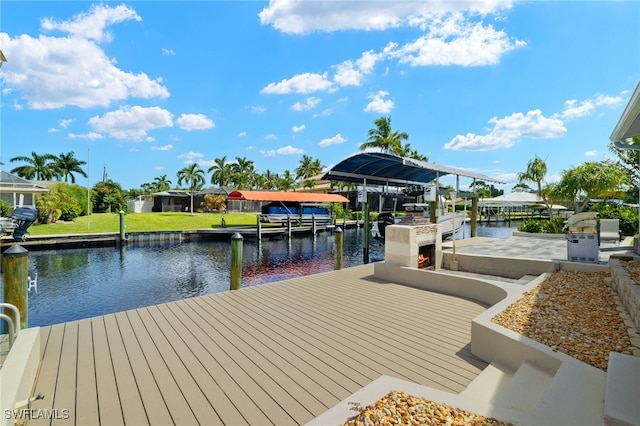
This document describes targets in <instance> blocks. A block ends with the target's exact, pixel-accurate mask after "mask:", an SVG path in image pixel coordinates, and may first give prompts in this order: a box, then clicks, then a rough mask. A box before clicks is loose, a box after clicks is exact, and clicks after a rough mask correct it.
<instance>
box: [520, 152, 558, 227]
mask: <svg viewBox="0 0 640 426" xmlns="http://www.w3.org/2000/svg"><path fill="white" fill-rule="evenodd" d="M546 174H547V163H545V162H544V160H543V159H542V158H540V157H538V156H537V155H536V156H535V157H534V158H533V160H529V162H528V163H527V170H526V171H524V172H521V173H518V181H519V182H520V183H524V182H532V183H535V184H536V187H537V191H538V192H537V194H538V197H540V198H541V199H542V201H544V204H545V206H546V207H547V211H548V212H549V219H553V216H552V212H551V201H550V200H549V194H548V192H547V191H543V188H542V182H543V181H544V178H545V175H546Z"/></svg>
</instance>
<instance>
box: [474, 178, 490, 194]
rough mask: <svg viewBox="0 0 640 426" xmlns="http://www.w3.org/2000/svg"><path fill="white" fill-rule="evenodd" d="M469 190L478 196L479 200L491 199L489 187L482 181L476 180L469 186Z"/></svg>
mask: <svg viewBox="0 0 640 426" xmlns="http://www.w3.org/2000/svg"><path fill="white" fill-rule="evenodd" d="M471 190H472V191H473V192H475V193H476V194H478V197H479V198H489V197H491V189H490V188H489V185H487V183H486V182H485V181H483V180H476V181H474V182H473V183H472V184H471Z"/></svg>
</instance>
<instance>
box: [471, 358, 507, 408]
mask: <svg viewBox="0 0 640 426" xmlns="http://www.w3.org/2000/svg"><path fill="white" fill-rule="evenodd" d="M511 377H512V374H511V373H510V372H508V371H506V370H505V369H503V368H501V367H499V366H498V365H496V364H495V363H491V364H489V365H488V366H487V367H486V368H485V369H484V370H482V372H481V373H480V374H478V376H477V377H476V378H475V379H473V381H472V382H471V383H469V385H468V386H467V387H466V388H465V389H464V390H463V391H462V392H460V396H463V397H465V398H469V399H474V400H476V401H481V402H487V403H491V402H492V401H493V399H494V398H495V396H496V393H498V390H499V389H500V387H502V386H504V384H505V383H507V382H508V381H509V380H510V379H511Z"/></svg>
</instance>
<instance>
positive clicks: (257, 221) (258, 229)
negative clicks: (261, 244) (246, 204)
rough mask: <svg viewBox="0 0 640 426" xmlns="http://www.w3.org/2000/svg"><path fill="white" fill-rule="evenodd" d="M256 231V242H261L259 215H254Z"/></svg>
mask: <svg viewBox="0 0 640 426" xmlns="http://www.w3.org/2000/svg"><path fill="white" fill-rule="evenodd" d="M256 229H257V232H258V241H260V240H262V223H260V215H259V214H258V215H256Z"/></svg>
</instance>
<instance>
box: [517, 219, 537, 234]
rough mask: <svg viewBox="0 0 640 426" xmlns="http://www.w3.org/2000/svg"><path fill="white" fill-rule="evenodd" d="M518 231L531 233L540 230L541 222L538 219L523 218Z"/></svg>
mask: <svg viewBox="0 0 640 426" xmlns="http://www.w3.org/2000/svg"><path fill="white" fill-rule="evenodd" d="M518 231H521V232H531V233H538V232H542V224H541V223H540V221H539V220H525V221H524V222H522V223H521V224H520V226H518Z"/></svg>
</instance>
